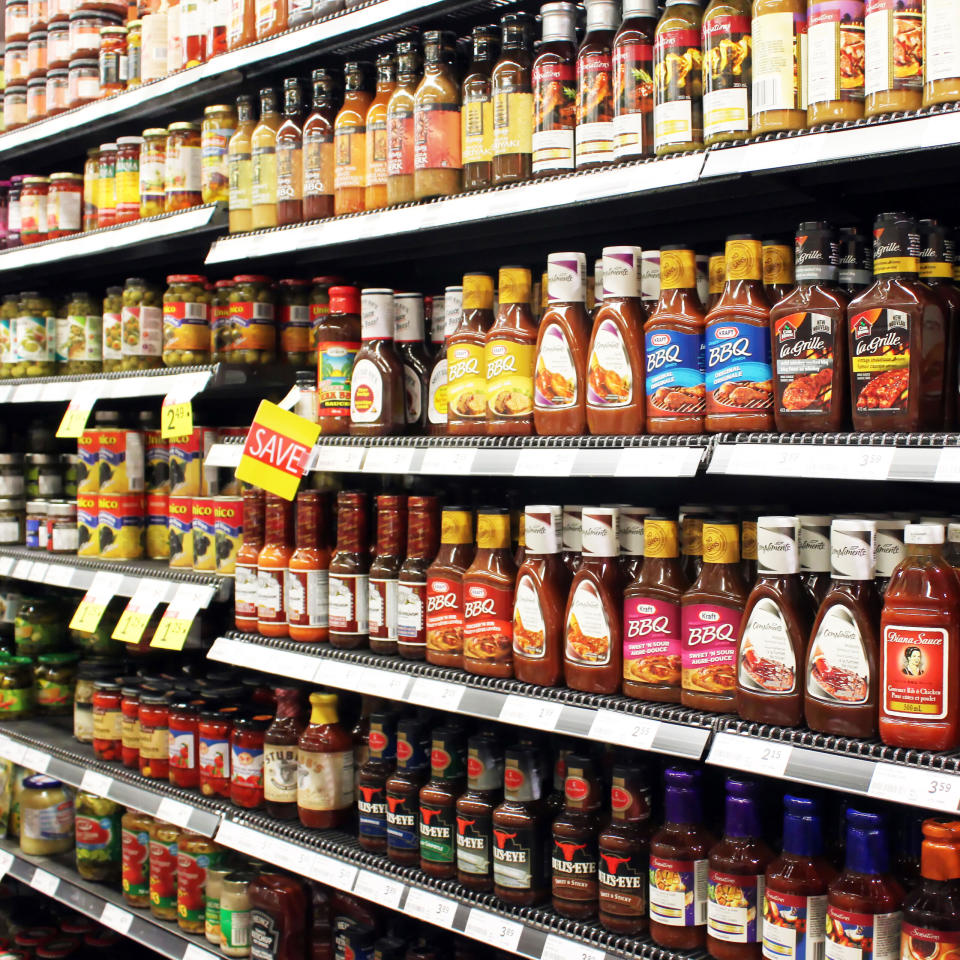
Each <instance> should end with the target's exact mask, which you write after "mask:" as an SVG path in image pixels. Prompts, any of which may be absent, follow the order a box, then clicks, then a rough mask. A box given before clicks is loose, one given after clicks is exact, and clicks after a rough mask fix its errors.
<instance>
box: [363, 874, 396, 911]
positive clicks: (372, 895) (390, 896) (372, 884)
mask: <svg viewBox="0 0 960 960" xmlns="http://www.w3.org/2000/svg"><path fill="white" fill-rule="evenodd" d="M353 892H354V893H355V894H357V896H358V897H363V899H364V900H369V901H370V902H371V903H380V904H383V906H385V907H389V908H390V909H391V910H396V909H397V908H398V907H399V906H400V898H401V897H402V896H403V884H402V883H400V881H399V880H391V879H390V878H389V877H383V876H381V875H380V874H379V873H373V872H372V871H370V870H361V871H360V875H359V876H358V877H357V882H356V886H355V888H354V891H353Z"/></svg>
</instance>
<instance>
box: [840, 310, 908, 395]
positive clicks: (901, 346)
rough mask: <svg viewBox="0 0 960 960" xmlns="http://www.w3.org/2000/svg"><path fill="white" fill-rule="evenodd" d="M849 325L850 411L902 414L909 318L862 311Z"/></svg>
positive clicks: (895, 312) (889, 312)
mask: <svg viewBox="0 0 960 960" xmlns="http://www.w3.org/2000/svg"><path fill="white" fill-rule="evenodd" d="M849 322H850V365H851V368H852V371H853V378H852V380H853V406H854V409H855V410H856V411H857V412H858V413H870V414H897V413H904V412H906V411H907V410H908V407H909V391H910V373H911V370H910V339H911V332H912V331H911V326H912V323H913V319H912V317H911V315H910V314H909V313H907V312H906V311H903V310H888V309H876V310H864V311H863V312H862V313H857V314H854V315H853V316H852V317H851V318H850V321H849Z"/></svg>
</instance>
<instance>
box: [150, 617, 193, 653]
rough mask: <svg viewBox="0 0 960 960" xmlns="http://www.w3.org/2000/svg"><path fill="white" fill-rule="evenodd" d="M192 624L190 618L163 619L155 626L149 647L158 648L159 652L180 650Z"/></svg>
mask: <svg viewBox="0 0 960 960" xmlns="http://www.w3.org/2000/svg"><path fill="white" fill-rule="evenodd" d="M192 624H193V618H192V617H191V618H190V619H189V620H187V619H180V620H173V619H169V620H168V619H167V618H166V617H164V618H163V619H162V620H161V621H160V623H159V625H158V626H157V629H156V632H155V633H154V635H153V639H152V640H151V641H150V646H151V647H158V648H159V649H160V650H182V649H183V645H184V644H185V643H186V642H187V634H188V633H190V627H191V625H192Z"/></svg>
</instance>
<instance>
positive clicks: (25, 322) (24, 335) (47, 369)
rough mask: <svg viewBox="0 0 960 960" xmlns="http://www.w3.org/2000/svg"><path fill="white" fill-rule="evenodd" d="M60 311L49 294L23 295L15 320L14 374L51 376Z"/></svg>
mask: <svg viewBox="0 0 960 960" xmlns="http://www.w3.org/2000/svg"><path fill="white" fill-rule="evenodd" d="M56 340H57V311H56V308H55V307H54V304H53V301H52V300H51V299H50V298H49V297H45V296H41V295H40V294H39V293H37V292H36V291H34V290H30V291H27V292H26V293H21V294H20V301H19V303H18V306H17V317H16V318H15V319H14V321H13V341H12V342H13V358H12V360H13V364H12V366H11V369H10V375H11V376H12V377H52V376H55V375H56V372H57V361H56Z"/></svg>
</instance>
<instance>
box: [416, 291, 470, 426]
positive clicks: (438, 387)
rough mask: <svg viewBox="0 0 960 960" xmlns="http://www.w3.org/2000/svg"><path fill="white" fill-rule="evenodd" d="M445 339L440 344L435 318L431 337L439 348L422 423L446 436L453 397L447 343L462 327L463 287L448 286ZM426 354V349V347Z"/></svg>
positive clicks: (430, 366)
mask: <svg viewBox="0 0 960 960" xmlns="http://www.w3.org/2000/svg"><path fill="white" fill-rule="evenodd" d="M442 303H443V324H442V331H443V338H442V340H441V341H440V342H439V344H436V342H435V341H434V334H435V333H436V327H435V326H434V324H433V322H432V318H431V330H430V339H431V341H433V342H434V345H436V346H437V347H438V349H437V352H436V353H435V354H434V356H433V360H432V361H430V360H428V361H427V383H426V394H425V396H426V406H425V407H424V410H423V420H422V423H423V424H424V426H425V430H426V433H428V434H430V435H431V436H434V437H438V436H439V437H442V436H444V435H445V434H446V432H447V419H448V414H449V407H450V399H449V391H448V367H449V364H448V362H447V346H448V344H449V343H450V337H451V336H453V333H454V331H455V330H456V329H457V327H459V326H460V320H461V319H462V317H463V287H461V286H450V287H447V288H446V290H445V291H444V294H443V300H442ZM431 307H432V308H433V309H434V310H439V304H431ZM424 354H425V355H426V348H424Z"/></svg>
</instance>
